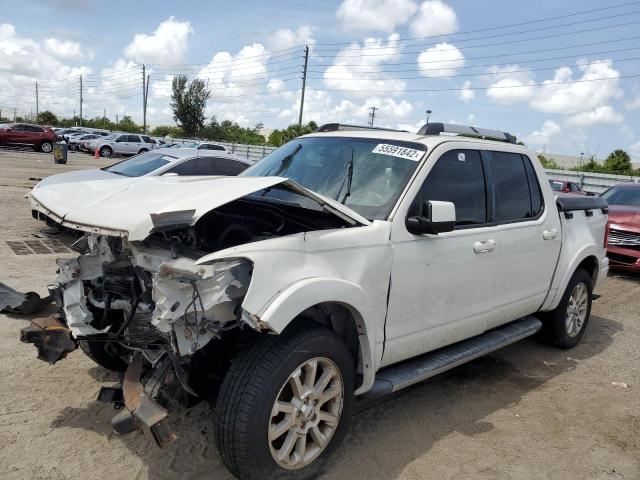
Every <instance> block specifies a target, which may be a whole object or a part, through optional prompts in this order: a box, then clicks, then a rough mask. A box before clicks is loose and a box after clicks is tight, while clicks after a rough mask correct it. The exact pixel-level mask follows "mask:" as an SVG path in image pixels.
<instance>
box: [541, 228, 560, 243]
mask: <svg viewBox="0 0 640 480" xmlns="http://www.w3.org/2000/svg"><path fill="white" fill-rule="evenodd" d="M557 236H558V230H556V229H555V228H552V229H551V230H545V231H544V232H542V238H543V239H544V240H553V239H554V238H556V237H557Z"/></svg>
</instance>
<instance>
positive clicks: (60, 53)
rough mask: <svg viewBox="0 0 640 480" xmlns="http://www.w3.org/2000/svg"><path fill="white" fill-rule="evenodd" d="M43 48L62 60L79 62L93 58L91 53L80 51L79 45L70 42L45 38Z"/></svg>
mask: <svg viewBox="0 0 640 480" xmlns="http://www.w3.org/2000/svg"><path fill="white" fill-rule="evenodd" d="M44 48H45V50H46V51H47V52H49V53H50V54H51V55H53V56H55V57H58V58H62V59H64V60H81V59H83V58H89V59H90V60H91V59H92V58H93V56H94V54H93V52H91V51H89V52H87V53H85V52H83V51H82V47H81V46H80V43H78V42H74V41H71V40H60V39H58V38H47V39H46V40H45V41H44Z"/></svg>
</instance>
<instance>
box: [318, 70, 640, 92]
mask: <svg viewBox="0 0 640 480" xmlns="http://www.w3.org/2000/svg"><path fill="white" fill-rule="evenodd" d="M637 77H640V74H636V75H619V76H616V77H603V78H589V79H584V80H567V81H564V82H544V83H534V82H532V83H527V84H523V85H494V86H489V87H471V86H470V87H466V88H465V87H462V88H416V89H410V90H403V91H402V93H407V92H457V91H461V90H490V89H495V88H524V87H547V86H552V85H570V84H573V83H588V82H600V81H605V80H618V79H622V78H637ZM317 91H324V92H351V90H345V89H340V88H334V89H331V88H327V89H317ZM357 91H358V92H360V93H388V92H389V90H362V89H357Z"/></svg>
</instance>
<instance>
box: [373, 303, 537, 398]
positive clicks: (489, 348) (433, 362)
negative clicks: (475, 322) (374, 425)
mask: <svg viewBox="0 0 640 480" xmlns="http://www.w3.org/2000/svg"><path fill="white" fill-rule="evenodd" d="M541 328H542V322H540V320H538V319H537V318H535V317H531V316H529V317H524V318H521V319H520V320H516V321H515V322H511V323H509V324H507V325H504V326H502V327H499V328H496V329H493V330H490V331H488V332H485V333H483V334H482V335H478V336H477V337H473V338H469V339H467V340H463V341H461V342H458V343H454V344H453V345H449V346H448V347H444V348H441V349H439V350H436V351H434V352H429V353H426V354H424V355H421V356H419V357H416V358H412V359H410V360H407V361H405V362H402V363H399V364H397V365H391V366H389V367H387V368H385V369H383V370H380V371H379V372H378V373H377V374H376V381H375V382H374V384H373V387H372V388H371V390H369V391H368V392H367V393H365V394H364V395H363V397H362V399H363V400H365V401H367V400H370V399H376V398H381V397H384V396H387V395H389V394H391V393H393V392H397V391H398V390H402V389H403V388H406V387H409V386H411V385H414V384H416V383H418V382H421V381H423V380H426V379H427V378H431V377H433V376H435V375H438V374H439V373H442V372H446V371H447V370H450V369H452V368H455V367H457V366H458V365H462V364H463V363H466V362H469V361H471V360H474V359H476V358H478V357H481V356H483V355H486V354H488V353H491V352H493V351H495V350H498V349H500V348H502V347H506V346H507V345H510V344H512V343H515V342H517V341H518V340H522V339H523V338H526V337H529V336H531V335H533V334H535V333H537V332H538V331H539V330H540V329H541Z"/></svg>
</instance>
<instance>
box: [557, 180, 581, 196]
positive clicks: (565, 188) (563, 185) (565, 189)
mask: <svg viewBox="0 0 640 480" xmlns="http://www.w3.org/2000/svg"><path fill="white" fill-rule="evenodd" d="M549 185H551V190H553V191H554V192H562V193H573V194H574V195H588V193H587V192H585V191H584V190H582V189H581V188H580V186H579V185H578V184H577V183H575V182H566V181H564V180H549Z"/></svg>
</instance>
